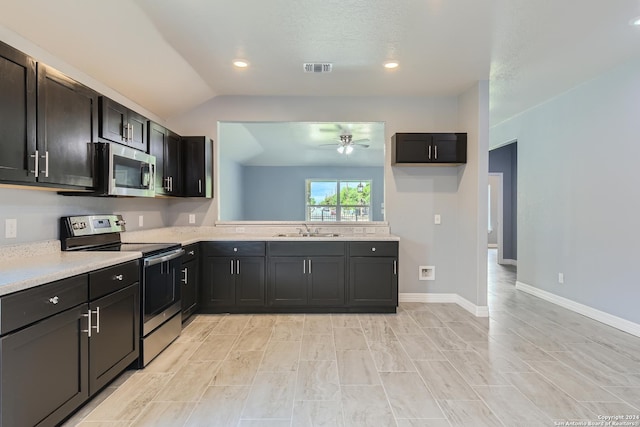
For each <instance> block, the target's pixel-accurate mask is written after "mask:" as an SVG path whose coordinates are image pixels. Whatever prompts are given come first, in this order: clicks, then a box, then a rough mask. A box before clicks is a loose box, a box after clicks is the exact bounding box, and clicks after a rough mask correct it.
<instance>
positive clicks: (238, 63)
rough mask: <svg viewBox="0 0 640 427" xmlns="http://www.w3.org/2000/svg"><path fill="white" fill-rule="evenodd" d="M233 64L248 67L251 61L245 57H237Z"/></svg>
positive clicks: (238, 66)
mask: <svg viewBox="0 0 640 427" xmlns="http://www.w3.org/2000/svg"><path fill="white" fill-rule="evenodd" d="M233 65H234V66H235V67H237V68H247V67H248V66H249V63H248V62H247V61H245V60H244V59H236V60H235V61H233Z"/></svg>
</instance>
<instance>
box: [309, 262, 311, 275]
mask: <svg viewBox="0 0 640 427" xmlns="http://www.w3.org/2000/svg"><path fill="white" fill-rule="evenodd" d="M309 274H311V260H309Z"/></svg>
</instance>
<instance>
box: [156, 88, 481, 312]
mask: <svg viewBox="0 0 640 427" xmlns="http://www.w3.org/2000/svg"><path fill="white" fill-rule="evenodd" d="M485 86H486V84H485V83H483V84H480V85H479V86H477V87H476V86H474V88H472V89H470V90H469V91H468V94H465V95H463V96H461V97H460V98H458V97H428V98H427V97H360V98H352V97H248V96H221V97H216V98H214V99H212V100H211V101H209V102H207V103H205V104H203V105H201V106H200V107H198V108H196V109H194V110H192V111H190V112H188V113H186V114H184V115H182V116H180V117H175V118H170V119H169V120H168V123H169V126H170V127H171V128H172V129H175V130H176V131H177V132H179V133H185V134H203V135H213V136H215V135H217V134H218V132H217V123H218V121H230V120H234V121H323V122H330V121H346V122H349V121H353V122H361V121H383V122H385V130H386V135H385V140H386V141H387V146H386V150H387V156H386V160H385V212H386V220H387V221H388V222H389V224H390V227H391V232H392V233H394V234H396V235H398V236H400V238H401V239H402V240H401V243H400V272H399V273H400V292H409V293H414V292H415V293H421V292H422V293H424V292H433V293H459V294H461V295H464V297H465V298H467V299H468V300H469V301H471V302H473V303H474V304H478V302H480V305H484V304H485V303H486V275H485V277H484V278H482V276H481V277H480V278H477V277H474V275H475V274H477V272H478V265H477V264H478V254H477V249H476V251H475V252H474V251H473V250H470V251H469V253H468V254H466V255H465V258H464V259H461V258H460V257H459V249H460V241H465V242H466V239H461V238H460V237H459V236H460V234H459V230H461V224H460V219H459V218H463V221H465V222H468V224H465V225H464V227H462V229H464V230H470V233H471V234H472V235H471V237H470V239H471V241H472V242H473V243H469V245H471V244H478V237H477V231H478V230H477V229H476V228H477V223H478V222H479V221H480V223H481V224H482V230H483V232H484V237H485V242H484V244H483V249H484V252H485V254H484V256H485V257H486V221H487V219H486V210H487V207H486V204H487V203H486V198H487V196H486V185H487V184H486V178H485V180H484V183H483V184H482V183H479V175H480V171H484V174H485V175H486V170H487V166H486V158H485V159H484V160H483V159H482V158H483V156H485V155H486V151H487V139H486V137H485V138H484V139H482V137H481V135H482V127H483V125H482V124H481V122H482V121H483V120H485V121H486V120H487V119H488V118H487V116H486V114H487V111H488V103H487V101H486V93H485V92H486V87H485ZM459 104H462V106H463V107H464V110H463V115H462V116H461V118H459V106H460V105H459ZM474 109H475V112H474ZM481 109H484V111H480V110H481ZM486 123H488V121H487V122H486ZM484 126H485V128H486V125H484ZM454 131H455V132H470V133H471V134H472V135H475V136H471V137H470V141H471V142H470V151H471V153H470V157H469V158H470V162H478V161H480V162H484V163H481V165H484V166H479V165H473V164H468V165H467V166H466V167H437V168H428V167H393V168H392V167H391V164H390V156H389V155H388V154H389V150H390V144H391V143H390V141H391V136H392V135H393V134H394V133H396V132H454ZM474 141H475V142H474ZM482 150H484V152H485V153H484V154H482V153H480V151H482ZM473 152H475V153H476V154H473ZM459 174H461V175H460V176H459ZM216 175H217V174H216ZM224 185H225V183H224V182H220V181H219V180H216V186H217V187H218V189H217V191H216V194H220V190H219V188H220V186H224ZM459 185H462V190H460V189H459ZM480 186H483V188H484V190H483V191H484V193H483V194H484V196H483V197H480V198H478V195H477V194H474V192H477V191H479V187H480ZM467 197H468V198H469V200H467V201H465V202H461V201H460V199H461V198H467ZM215 205H216V201H213V202H211V203H210V204H209V207H208V208H206V209H207V212H208V214H207V215H208V217H209V218H210V217H211V216H215V210H216V208H215ZM468 205H473V206H474V207H473V209H472V210H471V211H470V212H468V213H465V214H464V215H462V216H460V215H459V210H460V209H461V208H466V207H468ZM478 205H481V206H480V207H478ZM171 209H174V208H173V207H172V208H171ZM478 211H482V212H484V216H483V218H484V220H479V219H478V218H475V217H473V215H474V214H475V213H477V212H478ZM435 213H439V214H441V215H442V225H438V226H436V225H434V224H433V215H434V214H435ZM485 264H486V263H485ZM419 265H435V266H436V268H437V275H436V279H437V280H436V281H433V282H431V281H419V280H418V266H419ZM461 270H462V271H465V272H466V274H465V275H464V277H461V276H460V275H459V272H460V271H461ZM468 278H471V280H467V279H468ZM460 279H463V280H464V282H460ZM483 282H484V284H482V283H483ZM478 286H480V287H481V288H483V289H481V290H478ZM482 292H484V295H480V296H479V295H478V293H480V294H482Z"/></svg>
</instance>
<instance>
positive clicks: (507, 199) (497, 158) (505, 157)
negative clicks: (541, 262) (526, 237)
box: [489, 142, 518, 260]
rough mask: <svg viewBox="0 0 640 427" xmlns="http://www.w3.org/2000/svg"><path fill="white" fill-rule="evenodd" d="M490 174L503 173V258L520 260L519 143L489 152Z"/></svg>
mask: <svg viewBox="0 0 640 427" xmlns="http://www.w3.org/2000/svg"><path fill="white" fill-rule="evenodd" d="M489 172H498V173H502V221H503V228H502V233H503V234H502V246H503V247H502V257H503V258H505V259H512V260H517V259H518V218H517V212H518V143H517V142H513V143H510V144H507V145H505V146H502V147H499V148H496V149H493V150H491V151H489Z"/></svg>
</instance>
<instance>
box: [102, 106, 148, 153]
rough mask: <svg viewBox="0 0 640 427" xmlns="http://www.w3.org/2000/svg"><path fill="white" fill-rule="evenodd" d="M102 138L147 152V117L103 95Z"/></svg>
mask: <svg viewBox="0 0 640 427" xmlns="http://www.w3.org/2000/svg"><path fill="white" fill-rule="evenodd" d="M100 138H103V139H106V140H108V141H113V142H118V143H121V144H126V145H128V146H130V147H131V148H135V149H138V150H141V151H144V152H147V151H148V148H147V118H146V117H144V116H142V115H141V114H138V113H136V112H135V111H133V110H130V109H128V108H127V107H125V106H124V105H121V104H119V103H117V102H115V101H114V100H112V99H109V98H107V97H106V96H101V97H100Z"/></svg>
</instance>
